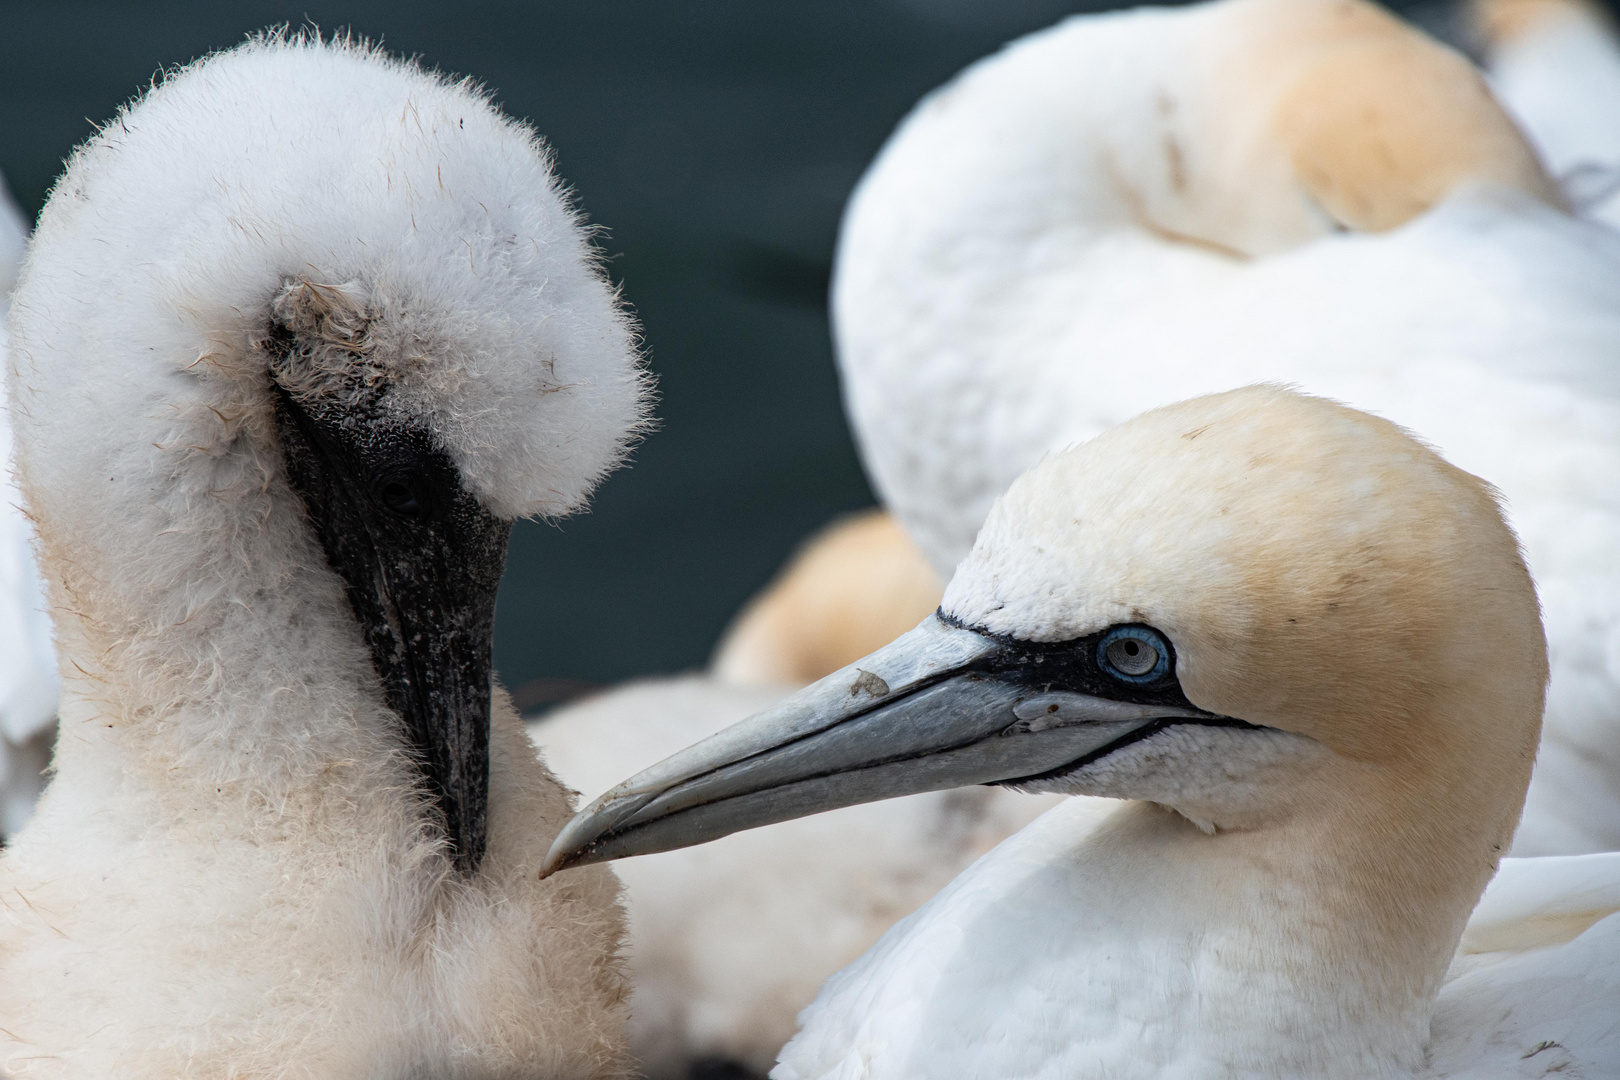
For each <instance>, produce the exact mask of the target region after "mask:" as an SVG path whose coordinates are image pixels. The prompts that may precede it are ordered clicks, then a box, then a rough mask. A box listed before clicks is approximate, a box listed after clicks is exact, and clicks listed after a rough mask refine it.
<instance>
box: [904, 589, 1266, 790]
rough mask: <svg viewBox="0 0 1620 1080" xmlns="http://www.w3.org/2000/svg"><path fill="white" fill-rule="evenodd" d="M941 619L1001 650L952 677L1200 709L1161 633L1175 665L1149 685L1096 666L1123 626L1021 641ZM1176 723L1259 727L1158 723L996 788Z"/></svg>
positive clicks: (1103, 753) (1222, 721)
mask: <svg viewBox="0 0 1620 1080" xmlns="http://www.w3.org/2000/svg"><path fill="white" fill-rule="evenodd" d="M936 615H937V616H938V618H939V620H940V621H941V622H943V623H945V624H947V625H949V626H956V627H961V628H963V629H969V630H973V631H974V632H975V633H978V634H982V635H984V636H985V637H988V638H990V639H991V640H993V641H995V642H997V643H998V644H999V645H1000V646H1001V648H999V649H997V650H996V651H995V652H993V653H991V654H990V655H989V656H987V657H984V658H983V659H981V660H978V661H976V662H974V663H972V664H969V665H968V666H967V667H966V668H958V669H956V670H955V671H953V672H951V673H949V674H951V675H956V676H960V675H962V674H963V673H964V672H967V673H969V674H968V677H969V678H975V677H976V678H985V679H997V680H1000V681H1002V682H1010V683H1015V684H1017V685H1018V686H1019V687H1021V688H1023V689H1026V690H1029V691H1030V692H1031V693H1035V694H1044V693H1048V692H1050V691H1053V690H1069V691H1073V692H1075V693H1081V694H1090V695H1091V696H1093V697H1099V698H1111V699H1113V700H1115V701H1131V702H1137V703H1140V704H1144V705H1166V706H1172V707H1176V708H1182V709H1198V706H1196V705H1194V704H1193V703H1192V702H1190V701H1188V700H1187V695H1186V694H1185V693H1184V692H1183V691H1182V689H1181V680H1180V679H1179V678H1177V676H1176V647H1175V645H1174V644H1173V643H1172V642H1171V641H1170V638H1169V636H1168V635H1163V634H1160V635H1159V637H1160V638H1161V639H1162V640H1163V642H1164V647H1165V648H1166V649H1168V650H1169V654H1170V657H1169V658H1170V663H1169V666H1168V667H1167V668H1166V670H1165V673H1164V677H1163V678H1161V679H1159V680H1158V681H1157V682H1152V683H1146V684H1144V683H1137V682H1126V681H1125V680H1123V679H1116V678H1114V677H1113V676H1112V675H1110V674H1108V673H1107V672H1106V671H1104V670H1103V669H1102V666H1101V665H1100V664H1098V663H1097V646H1098V644H1099V643H1100V642H1101V641H1102V639H1103V638H1104V637H1105V636H1107V635H1108V634H1109V633H1111V632H1112V631H1114V630H1116V629H1118V627H1114V626H1110V627H1108V628H1106V629H1103V630H1099V631H1097V632H1096V633H1094V634H1087V635H1086V636H1085V637H1079V638H1073V639H1071V640H1068V641H1053V642H1039V641H1021V640H1019V639H1018V638H1015V637H1008V636H1006V635H1003V634H991V633H988V632H986V631H985V630H983V629H980V628H977V627H971V626H968V625H967V624H966V623H964V622H962V621H961V620H960V619H956V618H953V617H952V616H950V615H947V614H945V613H944V612H943V611H939V612H936ZM1150 629H1151V628H1150ZM1155 633H1157V631H1155ZM1198 711H1200V712H1202V711H1203V710H1201V709H1199V710H1198ZM1177 724H1197V725H1199V726H1203V727H1237V728H1251V729H1253V728H1256V727H1257V725H1255V724H1250V723H1248V722H1247V721H1243V720H1235V719H1233V718H1232V717H1229V716H1216V715H1214V714H1208V715H1207V717H1206V718H1203V719H1198V720H1193V719H1190V718H1188V717H1175V718H1172V719H1165V720H1156V721H1154V722H1153V723H1151V724H1146V725H1144V726H1143V727H1139V728H1137V729H1136V730H1135V731H1132V732H1130V733H1129V734H1127V735H1125V736H1123V737H1122V738H1119V739H1116V740H1114V741H1113V742H1111V743H1109V744H1108V745H1107V746H1104V747H1100V748H1099V749H1097V750H1094V751H1093V752H1091V753H1089V754H1087V755H1086V756H1085V757H1082V758H1080V759H1078V760H1076V761H1071V762H1069V763H1067V764H1065V765H1061V766H1059V767H1058V768H1055V769H1052V770H1050V771H1048V772H1044V773H1039V774H1037V775H1035V776H1019V777H1012V778H1009V779H1006V780H998V781H996V784H995V786H997V787H1003V786H1016V785H1018V784H1027V783H1031V782H1033V781H1037V780H1050V779H1054V778H1056V777H1059V776H1065V775H1067V774H1069V773H1072V772H1075V771H1077V770H1079V769H1083V768H1085V767H1086V766H1087V765H1090V764H1091V763H1092V762H1094V761H1100V760H1101V759H1103V758H1105V757H1107V756H1108V755H1109V754H1112V753H1114V752H1115V751H1116V750H1122V749H1124V748H1125V747H1127V746H1129V745H1131V744H1132V743H1137V742H1141V741H1142V740H1143V739H1146V738H1150V737H1152V736H1153V735H1156V734H1158V733H1159V732H1161V731H1163V730H1164V729H1165V728H1168V727H1173V726H1175V725H1177Z"/></svg>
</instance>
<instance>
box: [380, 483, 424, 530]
mask: <svg viewBox="0 0 1620 1080" xmlns="http://www.w3.org/2000/svg"><path fill="white" fill-rule="evenodd" d="M376 492H377V500H378V501H379V502H381V503H382V504H383V506H384V507H385V508H386V509H387V510H388V512H389V513H390V514H393V515H394V516H395V517H401V518H405V519H406V520H407V521H419V520H421V519H422V518H425V517H427V515H428V498H427V490H426V487H425V486H424V485H423V484H422V483H421V481H420V480H418V479H417V478H416V477H414V476H412V475H410V474H409V473H391V474H389V475H387V476H384V477H382V478H381V479H380V480H378V481H377V484H376Z"/></svg>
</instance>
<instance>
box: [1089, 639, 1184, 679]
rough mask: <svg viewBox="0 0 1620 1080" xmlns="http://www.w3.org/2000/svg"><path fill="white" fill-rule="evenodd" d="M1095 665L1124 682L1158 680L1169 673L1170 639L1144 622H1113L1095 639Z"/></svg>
mask: <svg viewBox="0 0 1620 1080" xmlns="http://www.w3.org/2000/svg"><path fill="white" fill-rule="evenodd" d="M1097 666H1098V667H1100V668H1102V669H1103V671H1105V672H1107V673H1108V674H1109V675H1112V676H1113V677H1114V678H1116V679H1122V680H1124V681H1125V682H1130V683H1151V682H1158V681H1159V680H1160V679H1162V678H1164V677H1165V676H1166V675H1168V674H1169V673H1170V643H1169V642H1167V641H1165V640H1164V638H1163V636H1161V635H1160V634H1159V633H1158V631H1156V630H1152V629H1150V628H1148V627H1146V626H1116V627H1114V629H1112V630H1110V631H1108V633H1106V634H1104V635H1103V637H1102V640H1101V641H1099V642H1098V643H1097Z"/></svg>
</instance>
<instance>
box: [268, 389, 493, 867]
mask: <svg viewBox="0 0 1620 1080" xmlns="http://www.w3.org/2000/svg"><path fill="white" fill-rule="evenodd" d="M274 393H275V400H276V420H277V426H278V427H279V429H280V433H281V441H282V446H283V448H284V450H285V453H286V459H287V473H288V478H289V480H290V481H291V483H292V486H293V488H294V489H295V490H296V491H297V492H298V494H299V496H300V497H301V498H302V500H303V503H304V508H305V510H306V511H307V513H308V516H309V520H310V523H311V524H312V525H313V526H314V528H315V533H316V535H317V536H318V537H319V539H320V542H321V547H322V548H324V549H325V551H326V558H327V562H328V563H329V564H330V565H331V567H332V569H333V570H335V571H337V573H338V575H339V576H340V577H341V578H342V579H343V582H344V585H345V587H346V590H347V592H348V597H349V604H350V606H351V607H352V608H353V609H354V614H355V618H356V619H357V620H358V621H359V624H360V630H361V633H362V634H363V635H364V638H365V642H366V646H367V647H368V648H369V649H370V651H371V658H372V663H373V665H374V666H375V668H376V671H377V676H378V678H379V679H380V680H381V682H382V690H383V695H384V697H385V699H386V701H387V704H388V707H389V708H390V709H392V710H393V711H394V712H395V713H396V714H397V715H398V716H399V719H400V722H401V724H402V725H403V726H404V729H405V735H406V739H407V741H408V743H409V746H410V748H411V750H412V752H413V753H414V755H415V757H416V761H417V764H418V766H419V768H420V769H421V772H422V776H423V779H424V781H425V785H424V786H425V788H426V791H427V793H428V794H429V795H430V797H431V798H432V800H433V802H434V804H435V810H434V812H435V813H436V814H437V816H438V817H439V819H440V821H441V823H442V825H443V827H444V831H445V834H446V837H447V838H448V840H449V845H450V850H451V853H452V855H453V857H454V859H455V865H456V868H457V869H458V870H459V871H461V872H462V873H464V874H470V873H472V872H473V871H474V870H476V869H477V867H478V864H479V862H480V861H481V860H482V858H483V854H484V846H485V837H486V830H487V823H488V815H489V722H490V676H491V661H490V648H491V641H492V638H493V635H494V629H495V592H496V588H497V586H498V585H499V583H500V577H501V570H502V568H503V566H504V565H505V562H506V541H507V535H508V534H509V533H510V531H511V522H509V521H503V520H501V519H500V518H497V517H495V516H494V515H492V514H490V513H489V512H488V511H487V510H485V509H484V508H483V507H482V506H481V505H480V504H479V503H478V501H477V499H475V498H474V497H473V496H472V495H471V494H469V493H468V492H466V491H465V490H464V489H463V488H462V486H461V482H460V475H459V473H458V472H457V470H456V468H455V465H454V464H453V463H452V462H451V461H450V459H449V457H448V456H447V455H446V454H445V453H444V452H443V451H442V450H441V449H439V448H438V447H437V445H435V442H434V440H433V439H432V437H431V436H430V435H429V433H428V432H427V431H426V430H425V429H423V428H422V427H421V426H419V425H417V424H413V423H411V422H410V421H409V420H408V419H404V418H401V417H400V416H398V415H396V414H395V413H393V412H391V411H390V410H388V409H387V408H386V407H384V405H383V403H382V402H381V401H380V395H378V394H370V395H368V394H366V393H364V392H360V393H357V394H355V395H350V396H345V400H342V401H337V402H327V401H324V400H322V399H316V400H314V401H304V402H300V401H297V400H295V399H294V397H293V396H292V394H290V393H289V392H287V391H286V390H285V389H283V388H282V387H281V386H280V385H279V384H276V385H275V388H274Z"/></svg>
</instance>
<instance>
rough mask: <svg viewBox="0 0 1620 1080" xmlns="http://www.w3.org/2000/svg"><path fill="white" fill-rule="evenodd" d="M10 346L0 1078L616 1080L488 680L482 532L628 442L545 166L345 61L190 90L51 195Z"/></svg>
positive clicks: (524, 748) (582, 955) (584, 912)
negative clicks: (50, 725)
mask: <svg viewBox="0 0 1620 1080" xmlns="http://www.w3.org/2000/svg"><path fill="white" fill-rule="evenodd" d="M11 331H12V338H11V344H12V349H11V375H10V379H11V382H10V386H11V391H12V417H13V424H14V429H15V434H16V441H17V457H18V463H19V481H20V487H21V489H22V491H23V493H24V495H25V497H26V499H27V501H28V507H29V510H30V512H31V513H32V515H33V517H34V518H35V520H36V522H37V524H38V527H39V534H40V552H41V560H40V561H41V567H42V569H43V573H44V576H45V578H46V579H47V581H48V583H49V593H50V600H51V605H52V611H53V614H54V616H55V619H56V626H57V633H58V643H59V647H60V651H61V655H62V665H61V670H62V676H63V683H62V692H61V694H62V709H61V733H60V737H59V739H58V742H57V748H56V755H55V770H56V771H55V775H54V778H53V779H52V780H51V782H50V785H49V787H48V788H47V789H46V791H45V794H44V795H43V797H42V798H41V799H40V802H39V805H38V807H37V810H36V813H35V815H34V817H33V819H32V820H31V821H30V822H29V823H28V825H27V826H26V827H25V828H24V829H23V830H22V831H21V832H20V833H19V834H18V835H17V836H16V837H14V838H13V842H12V844H11V846H10V847H8V848H7V849H6V851H5V852H4V854H3V856H0V1070H3V1071H4V1072H5V1073H6V1075H9V1076H13V1077H17V1078H21V1077H33V1076H39V1077H63V1078H69V1077H85V1078H95V1080H103V1078H106V1077H113V1076H117V1077H154V1078H156V1077H161V1078H164V1080H172V1078H175V1077H224V1076H233V1077H249V1076H251V1077H264V1078H271V1077H311V1076H320V1077H374V1078H378V1080H383V1078H399V1080H404V1078H407V1077H427V1076H432V1077H469V1078H471V1077H478V1078H490V1077H513V1078H516V1077H532V1076H536V1075H543V1076H548V1077H580V1078H584V1077H619V1076H624V1075H626V1074H627V1073H628V1071H629V1069H630V1064H629V1062H628V1059H627V1054H626V1051H625V1044H624V1034H623V1025H624V1011H625V1007H624V997H625V985H624V982H623V978H622V974H621V972H620V970H619V964H618V961H617V958H616V950H617V948H618V946H619V942H620V935H621V931H622V913H621V911H620V909H619V906H618V903H617V899H616V896H617V891H618V887H617V885H616V883H615V882H614V881H613V879H612V876H611V875H610V874H607V873H605V872H604V873H600V874H594V875H591V876H585V877H580V878H578V879H577V880H574V881H546V882H542V881H539V880H538V879H537V876H536V868H537V866H538V865H539V862H540V859H541V857H542V856H543V854H544V852H545V848H546V844H547V843H548V842H549V838H550V837H551V836H553V835H554V834H555V832H556V830H557V829H558V827H559V826H560V825H561V824H562V823H563V821H564V820H565V819H566V818H567V815H568V813H569V809H570V806H571V802H570V796H569V794H568V793H567V791H566V789H564V788H563V787H562V786H561V785H560V784H558V783H557V782H556V781H555V780H554V779H553V777H552V776H551V774H550V773H549V772H548V771H547V770H546V768H545V767H544V765H543V764H541V762H540V761H539V760H538V759H537V758H536V756H535V754H534V751H533V748H532V747H531V745H530V744H529V743H528V741H527V739H526V738H525V736H524V731H523V727H522V725H521V723H520V722H519V720H518V718H517V716H516V715H515V714H514V712H513V710H512V708H511V706H510V703H509V702H508V701H507V699H506V697H505V695H504V694H502V693H499V692H495V693H493V703H492V704H491V694H492V691H491V689H490V684H489V682H488V632H489V628H490V624H491V622H492V612H493V596H494V585H495V581H496V579H497V577H498V574H499V564H500V556H501V552H502V551H503V550H504V537H505V529H506V527H507V526H506V523H507V522H509V521H510V519H511V518H512V517H514V516H517V515H525V514H545V515H555V514H562V513H566V512H568V511H569V510H571V509H574V508H576V507H577V506H579V505H580V504H581V503H582V502H583V501H584V500H585V498H586V497H587V496H588V494H589V493H590V491H591V489H592V488H593V486H594V485H595V484H596V483H597V482H598V481H599V480H600V479H601V477H602V476H603V475H604V474H605V473H606V472H607V471H608V470H610V469H611V468H612V467H614V466H615V465H617V464H618V463H619V462H620V461H621V460H622V458H623V454H624V451H625V447H626V445H627V441H628V440H629V439H630V438H631V436H632V435H633V433H634V432H635V431H636V430H638V427H639V425H640V423H641V420H642V417H643V409H644V406H645V401H644V393H643V386H644V376H643V374H642V372H641V369H640V367H639V363H638V360H637V356H636V352H635V349H634V346H633V335H632V332H631V328H630V325H629V323H628V321H627V319H626V317H625V316H624V314H623V313H622V312H621V311H620V310H619V307H618V305H617V303H616V301H615V297H614V294H613V290H612V289H611V287H610V286H609V285H608V283H607V282H606V281H605V280H604V278H603V276H602V275H601V274H600V272H599V270H598V268H597V266H596V263H595V256H594V254H593V252H592V250H591V248H590V245H589V243H588V240H587V238H586V235H585V233H584V231H583V230H582V228H581V227H580V225H579V223H578V221H577V219H576V217H575V215H574V213H573V212H572V211H571V209H570V208H569V206H568V203H567V201H566V199H565V198H564V197H563V196H562V194H561V193H560V190H559V185H558V181H557V180H556V178H555V177H554V175H553V174H552V171H551V167H550V163H549V160H548V157H547V155H546V152H545V150H544V148H543V147H542V146H541V145H540V144H539V143H538V141H537V139H536V136H535V134H534V133H533V131H531V130H530V129H529V128H527V127H526V126H524V125H522V124H519V123H516V122H514V121H512V120H510V119H508V118H507V117H505V116H503V115H502V114H501V113H500V112H499V111H498V110H497V109H496V108H495V107H494V106H493V105H491V104H490V102H489V101H488V100H487V99H486V97H485V96H484V95H483V94H482V93H480V92H479V90H478V89H477V88H476V87H474V86H471V85H469V84H466V83H454V82H450V81H447V80H445V79H442V78H440V77H438V76H435V75H431V74H428V73H425V72H423V71H421V70H420V69H418V68H416V67H414V66H412V65H409V64H403V63H398V62H395V61H393V60H390V59H388V58H387V57H385V56H384V55H382V54H380V53H377V52H374V51H371V50H369V49H367V48H365V47H361V46H356V45H351V44H345V43H330V44H322V43H320V42H318V41H314V40H309V39H303V38H295V39H291V40H286V39H281V38H277V37H270V38H267V39H264V40H259V41H255V42H251V43H249V44H247V45H244V46H242V47H241V48H238V49H235V50H233V51H230V52H227V53H223V54H219V55H216V56H213V57H210V58H208V59H205V60H203V61H200V62H198V63H196V64H194V65H192V66H190V67H188V68H186V69H184V70H182V71H180V72H178V73H174V74H171V75H169V76H168V77H166V78H165V79H164V80H163V81H162V82H161V83H160V84H159V85H157V86H156V87H155V88H154V89H153V90H152V91H151V92H150V93H148V94H146V95H145V96H144V97H143V99H142V100H140V101H139V102H138V103H136V104H134V105H132V106H131V107H129V108H128V109H126V110H125V111H124V112H123V113H121V114H120V115H119V117H118V118H116V119H115V120H113V121H112V122H111V123H109V124H108V125H107V126H106V127H104V128H103V129H101V131H100V132H99V133H98V134H97V135H96V136H95V137H94V138H92V139H91V140H90V141H89V142H88V143H86V145H85V146H84V147H83V148H81V149H80V150H79V151H78V152H77V153H76V154H75V155H74V157H73V159H72V160H71V162H70V163H69V165H68V168H67V171H66V173H65V174H64V176H63V178H62V179H61V181H60V182H59V183H58V185H57V187H56V189H55V190H54V192H53V194H52V196H51V199H50V201H49V203H48V204H47V206H46V208H45V210H44V212H43V214H42V215H41V218H40V221H39V226H38V230H37V232H36V235H35V239H34V243H33V247H32V251H31V253H30V255H29V259H28V262H27V265H26V266H25V268H24V271H23V276H22V281H21V284H20V285H19V287H18V289H17V292H16V294H15V296H14V300H13V310H12V312H11ZM356 523H360V524H358V525H357V524H356ZM362 526H363V527H362ZM467 537H472V538H474V542H468V541H467V540H466V538H467ZM385 615H386V617H384V616H385ZM401 656H403V657H405V658H406V660H407V661H408V665H406V666H402V664H401V661H400V659H399V658H400V657H401ZM480 672H482V674H481V675H480ZM480 715H482V718H483V719H484V720H485V722H486V723H487V724H488V725H489V726H488V727H486V728H483V729H482V730H485V731H488V733H489V735H488V738H489V742H488V758H487V761H488V776H487V782H485V781H484V779H483V774H482V772H481V769H480V765H479V761H478V756H477V755H478V746H479V740H480V735H479V732H480V725H479V724H478V723H477V721H478V719H479V718H480ZM468 717H471V718H472V720H471V721H465V720H464V718H468ZM464 722H466V723H467V724H468V726H467V727H465V728H461V727H457V726H456V725H458V724H462V723H464ZM413 725H414V726H413ZM421 732H426V733H427V734H425V735H423V734H421ZM413 750H414V753H413V752H412V751H413ZM436 751H442V752H443V753H444V754H445V755H447V756H448V760H449V762H450V764H449V765H448V766H446V767H445V770H444V771H443V772H434V771H433V770H434V769H435V768H436V767H437V766H435V765H434V762H435V761H437V760H439V759H437V758H434V757H433V756H432V752H436ZM418 755H420V756H418ZM458 770H459V771H458ZM484 794H487V816H486V815H484V814H482V813H480V811H479V805H480V798H481V797H482V795H484ZM480 849H482V856H481V858H480V856H479V852H480Z"/></svg>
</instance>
